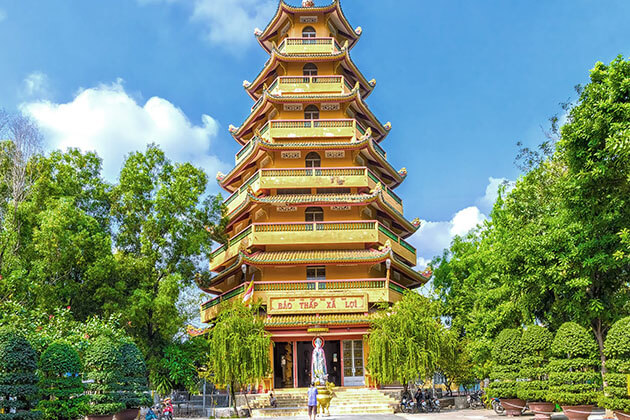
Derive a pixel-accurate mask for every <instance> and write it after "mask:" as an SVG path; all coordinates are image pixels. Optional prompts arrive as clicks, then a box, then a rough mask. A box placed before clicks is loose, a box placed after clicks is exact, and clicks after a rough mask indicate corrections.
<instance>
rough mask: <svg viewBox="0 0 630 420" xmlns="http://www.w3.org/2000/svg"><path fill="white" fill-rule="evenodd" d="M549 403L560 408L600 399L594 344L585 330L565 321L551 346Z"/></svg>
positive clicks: (599, 379) (599, 382) (593, 340)
mask: <svg viewBox="0 0 630 420" xmlns="http://www.w3.org/2000/svg"><path fill="white" fill-rule="evenodd" d="M551 352H552V354H553V358H552V359H551V361H550V362H549V393H548V394H547V395H548V400H549V401H550V402H554V403H556V404H561V405H582V404H593V403H595V402H597V401H598V399H599V397H600V392H599V389H600V386H601V375H600V373H599V371H598V369H597V368H598V366H599V360H598V358H597V344H596V343H595V339H594V338H593V336H592V335H591V333H590V332H589V331H588V330H586V329H585V328H584V327H582V326H580V325H578V324H576V323H574V322H566V323H564V324H562V325H561V326H560V328H559V329H558V331H557V332H556V336H555V338H554V340H553V342H552V343H551Z"/></svg>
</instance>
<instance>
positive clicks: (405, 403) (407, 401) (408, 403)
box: [400, 395, 418, 414]
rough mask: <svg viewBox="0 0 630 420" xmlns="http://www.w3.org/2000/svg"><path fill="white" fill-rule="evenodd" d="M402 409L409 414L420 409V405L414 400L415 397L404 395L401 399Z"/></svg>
mask: <svg viewBox="0 0 630 420" xmlns="http://www.w3.org/2000/svg"><path fill="white" fill-rule="evenodd" d="M400 411H401V412H402V413H407V414H411V413H415V412H417V411H418V406H417V405H416V402H415V401H414V400H413V397H409V396H406V395H403V397H402V398H401V399H400Z"/></svg>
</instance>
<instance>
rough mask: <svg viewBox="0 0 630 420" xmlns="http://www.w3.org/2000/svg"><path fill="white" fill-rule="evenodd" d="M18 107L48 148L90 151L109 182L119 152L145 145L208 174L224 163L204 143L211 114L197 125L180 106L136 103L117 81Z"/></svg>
mask: <svg viewBox="0 0 630 420" xmlns="http://www.w3.org/2000/svg"><path fill="white" fill-rule="evenodd" d="M21 109H22V112H24V113H25V114H28V115H30V116H31V117H33V118H34V119H35V120H36V121H37V123H38V124H39V125H40V127H41V129H42V132H43V134H44V137H45V139H46V142H47V144H48V146H49V148H51V149H62V150H65V149H66V148H68V147H77V148H79V149H81V150H84V151H96V152H97V153H98V155H99V156H100V157H101V158H102V159H103V169H104V171H103V172H104V176H105V177H106V178H107V179H109V180H110V181H113V180H115V179H116V178H117V175H118V173H119V172H120V168H121V166H122V162H123V159H124V157H125V155H127V154H128V153H130V152H134V151H138V150H139V151H144V150H145V149H146V145H147V144H148V143H156V144H158V145H159V146H160V147H161V148H162V149H163V150H164V151H165V153H166V155H167V156H168V157H169V158H171V159H173V160H175V161H180V162H192V163H193V164H194V165H196V166H200V167H202V168H203V169H204V170H205V171H206V172H207V173H208V174H209V175H211V176H212V175H214V174H215V173H216V172H217V171H218V170H225V169H226V167H227V165H226V164H224V163H223V162H221V161H220V160H219V159H218V158H217V157H216V156H214V155H212V154H211V150H210V147H209V146H210V143H211V141H212V140H213V139H214V138H215V137H216V135H217V131H218V123H217V122H216V121H215V120H214V119H213V118H212V117H210V116H209V115H205V114H204V115H202V116H201V121H202V124H201V125H195V124H193V123H191V122H190V120H189V119H188V118H187V117H186V115H185V114H184V113H183V112H182V110H181V109H179V108H177V107H176V106H175V105H173V104H172V103H170V102H169V101H167V100H166V99H163V98H159V97H156V96H154V97H152V98H150V99H149V100H148V101H146V103H145V104H144V105H141V104H139V103H137V102H136V101H135V100H134V99H133V98H132V97H131V96H129V94H128V93H127V92H125V89H124V88H123V85H122V80H120V79H119V80H117V81H116V82H115V83H112V84H110V85H100V86H97V87H93V88H89V89H83V90H80V91H79V92H78V93H77V94H76V96H75V97H74V99H73V100H72V101H71V102H68V103H62V104H57V103H53V102H50V101H45V100H40V101H34V102H29V103H24V104H22V105H21ZM210 185H214V183H210Z"/></svg>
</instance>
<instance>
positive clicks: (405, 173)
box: [398, 168, 407, 178]
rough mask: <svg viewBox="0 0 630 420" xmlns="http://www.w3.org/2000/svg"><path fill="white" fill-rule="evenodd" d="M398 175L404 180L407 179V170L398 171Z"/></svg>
mask: <svg viewBox="0 0 630 420" xmlns="http://www.w3.org/2000/svg"><path fill="white" fill-rule="evenodd" d="M398 175H400V176H402V177H403V178H405V177H406V176H407V168H401V169H400V170H399V171H398Z"/></svg>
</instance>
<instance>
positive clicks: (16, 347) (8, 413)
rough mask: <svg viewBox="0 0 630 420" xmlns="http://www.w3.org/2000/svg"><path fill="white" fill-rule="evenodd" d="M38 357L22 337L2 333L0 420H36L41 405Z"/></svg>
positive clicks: (0, 352)
mask: <svg viewBox="0 0 630 420" xmlns="http://www.w3.org/2000/svg"><path fill="white" fill-rule="evenodd" d="M36 369H37V353H36V352H35V350H34V349H33V347H32V346H31V345H30V343H29V342H28V341H27V340H26V338H24V337H23V336H22V335H20V334H19V333H17V332H15V331H10V330H2V331H0V411H1V412H2V414H0V419H3V420H4V419H7V420H34V419H38V418H40V417H41V413H40V412H39V411H36V410H35V409H34V408H35V406H36V405H37V398H38V394H39V390H38V387H37V375H36V373H35V371H36Z"/></svg>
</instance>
